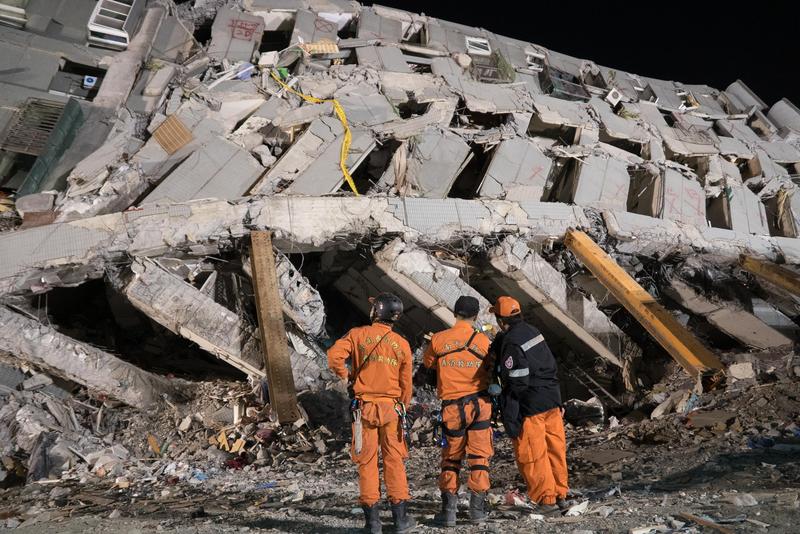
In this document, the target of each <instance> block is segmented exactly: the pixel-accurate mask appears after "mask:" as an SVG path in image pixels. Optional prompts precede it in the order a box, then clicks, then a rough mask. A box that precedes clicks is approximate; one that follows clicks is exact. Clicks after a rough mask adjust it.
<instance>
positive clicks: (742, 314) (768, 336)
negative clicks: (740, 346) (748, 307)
mask: <svg viewBox="0 0 800 534" xmlns="http://www.w3.org/2000/svg"><path fill="white" fill-rule="evenodd" d="M664 292H665V294H666V295H667V296H669V297H670V298H671V299H673V300H675V301H676V302H677V303H679V304H680V305H681V306H683V307H684V308H686V309H687V310H689V311H690V312H692V313H695V314H697V315H700V316H702V317H703V318H705V319H706V320H707V321H708V322H709V323H711V324H712V325H714V326H715V327H716V328H718V329H720V330H721V331H722V332H724V333H726V334H727V335H729V336H730V337H732V338H734V339H736V340H737V341H739V342H741V343H744V344H745V345H747V346H749V347H753V348H757V349H768V348H778V347H786V346H789V345H791V344H792V340H791V339H789V338H787V337H786V336H784V335H783V334H781V333H780V332H778V331H777V330H775V329H774V328H771V327H769V326H768V325H766V324H765V323H763V322H762V321H760V320H759V319H758V318H756V317H755V316H754V315H753V314H751V313H749V312H747V311H745V310H744V309H743V308H740V307H738V306H735V305H733V304H732V303H730V302H719V303H718V302H715V301H713V300H711V299H710V298H707V297H705V296H703V295H701V294H700V293H699V292H698V291H696V290H695V289H693V288H692V287H691V286H690V285H688V284H687V283H685V282H682V281H680V280H677V279H673V280H672V281H671V282H670V287H669V288H667V289H665V290H664Z"/></svg>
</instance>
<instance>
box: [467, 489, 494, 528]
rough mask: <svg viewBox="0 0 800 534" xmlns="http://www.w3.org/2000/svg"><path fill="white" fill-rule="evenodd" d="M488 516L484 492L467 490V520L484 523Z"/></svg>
mask: <svg viewBox="0 0 800 534" xmlns="http://www.w3.org/2000/svg"><path fill="white" fill-rule="evenodd" d="M487 517H489V510H487V502H486V493H476V492H474V491H470V492H469V520H470V522H471V523H475V524H478V523H485V522H486V518H487Z"/></svg>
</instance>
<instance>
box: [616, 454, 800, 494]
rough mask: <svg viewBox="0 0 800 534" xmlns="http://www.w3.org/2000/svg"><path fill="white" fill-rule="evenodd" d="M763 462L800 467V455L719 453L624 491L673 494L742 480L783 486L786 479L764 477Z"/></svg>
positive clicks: (733, 485) (636, 484)
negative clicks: (683, 490) (691, 465)
mask: <svg viewBox="0 0 800 534" xmlns="http://www.w3.org/2000/svg"><path fill="white" fill-rule="evenodd" d="M762 463H765V464H770V465H774V466H776V467H777V466H781V465H794V466H800V456H799V455H798V454H797V453H792V452H781V451H774V450H769V449H756V450H751V451H747V452H741V453H733V454H719V455H717V456H715V457H714V458H712V459H711V460H709V461H707V462H703V463H700V464H698V465H696V466H694V467H692V468H690V469H685V470H683V471H678V472H675V473H671V474H669V475H667V476H665V477H663V478H661V479H660V480H658V481H657V482H638V483H633V484H631V485H626V486H625V487H624V488H623V489H626V490H628V491H636V490H642V491H644V490H646V489H647V487H646V486H650V489H652V490H659V491H675V490H681V489H686V488H690V487H694V486H701V485H705V484H714V485H716V486H725V485H728V486H732V487H735V486H736V485H737V484H738V483H739V482H740V481H741V479H742V478H754V479H757V480H762V482H763V486H759V487H760V488H762V489H766V488H768V487H770V486H774V487H784V486H785V485H786V477H781V478H779V479H778V480H777V481H773V480H771V479H770V477H764V476H763V475H764V469H765V468H764V467H763V466H762V465H761V464H762Z"/></svg>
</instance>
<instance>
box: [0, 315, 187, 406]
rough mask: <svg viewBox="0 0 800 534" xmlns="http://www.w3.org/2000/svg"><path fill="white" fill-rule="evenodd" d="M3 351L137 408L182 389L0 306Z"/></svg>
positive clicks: (0, 341) (0, 332) (176, 393)
mask: <svg viewBox="0 0 800 534" xmlns="http://www.w3.org/2000/svg"><path fill="white" fill-rule="evenodd" d="M0 351H4V352H7V353H9V354H12V355H13V356H14V357H15V358H17V359H19V360H20V361H24V362H26V363H28V364H30V365H32V366H34V367H37V368H39V369H41V370H42V371H44V372H47V373H49V374H52V375H53V376H59V377H61V378H64V379H66V380H71V381H73V382H76V383H78V384H81V385H83V386H86V387H87V388H89V389H90V390H92V391H95V392H97V393H101V394H105V395H108V396H110V397H112V398H114V399H117V400H119V401H122V402H124V403H125V404H129V405H130V406H134V407H136V408H140V409H146V408H148V407H150V406H153V405H155V404H156V403H158V401H159V400H160V399H161V398H162V396H169V397H177V396H180V391H179V387H178V386H177V385H176V384H175V383H173V382H170V381H169V380H167V379H166V378H163V377H160V376H158V375H154V374H152V373H148V372H147V371H143V370H141V369H139V368H138V367H136V366H135V365H132V364H130V363H127V362H125V361H123V360H121V359H119V358H117V357H116V356H114V355H112V354H109V353H107V352H104V351H102V350H100V349H98V348H95V347H93V346H91V345H88V344H86V343H81V342H80V341H77V340H75V339H72V338H71V337H68V336H65V335H63V334H60V333H59V332H57V331H56V330H55V329H53V328H50V327H49V326H45V325H43V324H41V323H40V322H38V321H36V320H34V319H31V318H29V317H26V316H24V315H21V314H19V313H15V312H13V311H11V310H9V309H8V308H6V307H4V306H0Z"/></svg>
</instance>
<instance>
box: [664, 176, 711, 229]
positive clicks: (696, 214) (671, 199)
mask: <svg viewBox="0 0 800 534" xmlns="http://www.w3.org/2000/svg"><path fill="white" fill-rule="evenodd" d="M660 216H661V218H663V219H668V220H670V221H675V222H681V223H684V224H688V225H691V226H695V227H697V228H704V227H706V226H707V223H706V202H705V194H703V188H702V186H701V185H700V184H699V183H698V182H697V181H695V180H691V179H689V178H686V177H685V176H683V175H682V174H681V173H679V172H677V171H675V170H673V169H666V170H665V171H664V197H663V208H662V211H661V214H660Z"/></svg>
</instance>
